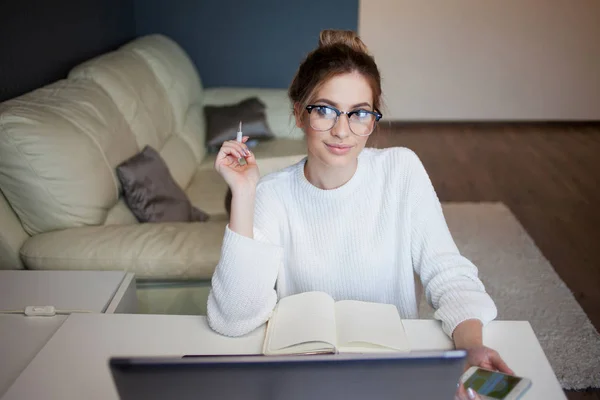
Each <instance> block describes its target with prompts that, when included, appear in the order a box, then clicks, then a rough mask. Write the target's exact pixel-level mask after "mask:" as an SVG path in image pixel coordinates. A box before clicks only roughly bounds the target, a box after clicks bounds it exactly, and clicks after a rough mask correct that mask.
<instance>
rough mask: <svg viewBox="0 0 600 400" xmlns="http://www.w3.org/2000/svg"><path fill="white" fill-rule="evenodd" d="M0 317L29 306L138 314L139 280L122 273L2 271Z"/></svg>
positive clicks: (0, 280)
mask: <svg viewBox="0 0 600 400" xmlns="http://www.w3.org/2000/svg"><path fill="white" fill-rule="evenodd" d="M0 293H1V294H2V296H0V314H1V313H2V311H8V310H24V309H25V307H27V306H54V307H55V308H56V309H57V310H86V311H91V312H99V313H101V312H108V313H110V312H129V313H133V312H136V309H135V308H136V307H137V298H136V297H135V277H134V275H133V274H131V273H125V272H121V271H30V270H15V271H13V270H8V271H0Z"/></svg>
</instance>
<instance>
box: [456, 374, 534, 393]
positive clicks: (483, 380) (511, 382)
mask: <svg viewBox="0 0 600 400" xmlns="http://www.w3.org/2000/svg"><path fill="white" fill-rule="evenodd" d="M460 380H461V382H462V384H463V385H464V386H465V389H466V388H471V389H473V390H474V391H476V392H477V393H478V394H479V396H481V398H482V399H484V400H486V399H493V400H516V399H520V398H521V396H523V394H524V393H525V392H526V391H527V390H528V389H529V387H530V386H531V380H530V379H527V378H521V377H518V376H513V375H507V374H503V373H502V372H496V371H489V370H487V369H483V368H479V367H471V368H469V369H468V370H467V372H465V373H464V374H463V375H462V377H461V378H460Z"/></svg>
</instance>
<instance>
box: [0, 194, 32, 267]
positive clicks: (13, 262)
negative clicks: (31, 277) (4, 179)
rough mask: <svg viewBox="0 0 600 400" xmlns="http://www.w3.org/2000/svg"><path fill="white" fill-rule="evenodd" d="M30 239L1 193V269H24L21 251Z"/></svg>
mask: <svg viewBox="0 0 600 400" xmlns="http://www.w3.org/2000/svg"><path fill="white" fill-rule="evenodd" d="M28 237H29V235H27V232H25V231H24V230H23V227H22V226H21V222H20V221H19V219H18V218H17V216H16V215H15V213H14V211H13V210H12V208H11V207H10V205H9V204H8V202H7V201H6V199H5V198H4V195H3V194H2V192H0V269H23V262H22V261H21V257H19V249H20V248H21V246H22V245H23V243H24V242H25V240H27V238H28Z"/></svg>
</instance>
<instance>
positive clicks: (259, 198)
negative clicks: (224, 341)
mask: <svg viewBox="0 0 600 400" xmlns="http://www.w3.org/2000/svg"><path fill="white" fill-rule="evenodd" d="M281 210H282V208H281V205H280V204H278V201H277V198H276V196H274V195H273V193H271V192H270V191H269V190H268V188H267V187H265V186H264V185H261V184H260V183H259V186H258V187H257V192H256V199H255V211H254V239H251V238H248V237H246V236H243V235H239V234H237V233H236V232H233V231H232V230H230V229H229V225H227V227H226V228H225V235H224V238H223V244H222V247H221V258H220V260H219V263H218V264H217V267H216V269H215V272H214V274H213V277H212V282H211V291H210V294H209V296H208V304H207V319H208V324H209V326H210V327H211V328H212V329H213V330H214V331H216V332H218V333H220V334H223V335H226V336H241V335H245V334H246V333H249V332H251V331H252V330H254V329H256V328H258V327H259V326H260V325H262V324H264V323H265V322H266V321H267V320H268V319H269V317H270V316H271V312H272V311H273V309H274V307H275V304H276V303H277V294H276V292H275V282H276V280H277V274H278V272H279V269H280V267H281V266H282V264H283V247H282V246H281V245H280V241H281V232H280V230H279V224H278V221H279V220H280V219H281V218H283V215H278V212H281Z"/></svg>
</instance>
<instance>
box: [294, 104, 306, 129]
mask: <svg viewBox="0 0 600 400" xmlns="http://www.w3.org/2000/svg"><path fill="white" fill-rule="evenodd" d="M302 115H303V112H302V110H300V103H298V102H296V103H294V118H295V119H296V127H298V128H300V129H304V124H303V122H302Z"/></svg>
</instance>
